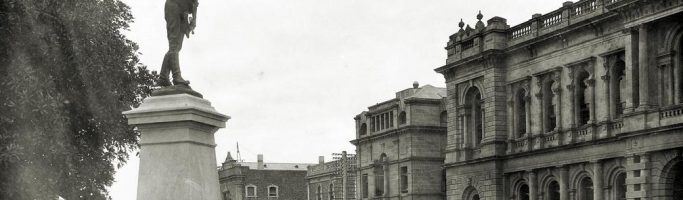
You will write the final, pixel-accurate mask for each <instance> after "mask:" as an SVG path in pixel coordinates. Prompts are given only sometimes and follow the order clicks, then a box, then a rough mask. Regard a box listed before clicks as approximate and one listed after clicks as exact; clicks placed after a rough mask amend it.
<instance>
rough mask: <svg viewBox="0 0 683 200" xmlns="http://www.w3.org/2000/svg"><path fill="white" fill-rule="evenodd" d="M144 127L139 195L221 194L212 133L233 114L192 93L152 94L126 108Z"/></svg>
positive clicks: (148, 199) (216, 197) (212, 198)
mask: <svg viewBox="0 0 683 200" xmlns="http://www.w3.org/2000/svg"><path fill="white" fill-rule="evenodd" d="M123 114H124V115H126V117H127V118H128V124H130V125H135V126H136V127H137V128H138V129H139V130H140V132H141V133H140V134H141V135H140V169H139V172H138V173H139V174H138V191H137V199H138V200H143V199H144V200H157V199H159V200H161V199H201V200H220V199H221V198H220V190H219V188H220V187H219V184H218V172H217V169H216V166H217V164H216V151H215V149H214V148H215V146H216V144H215V142H214V136H213V134H214V133H215V132H216V131H217V130H218V128H223V127H225V122H226V121H227V120H228V119H230V117H228V116H226V115H223V114H220V113H218V112H216V110H215V109H214V108H213V107H211V103H210V102H209V101H207V100H205V99H202V98H200V97H197V96H196V95H194V96H193V95H190V94H171V95H161V96H152V97H148V98H146V99H145V100H144V102H143V103H142V105H140V107H138V108H136V109H133V110H131V111H126V112H124V113H123Z"/></svg>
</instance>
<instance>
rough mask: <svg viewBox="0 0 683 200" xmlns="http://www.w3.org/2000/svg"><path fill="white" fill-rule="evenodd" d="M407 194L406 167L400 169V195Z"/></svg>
mask: <svg viewBox="0 0 683 200" xmlns="http://www.w3.org/2000/svg"><path fill="white" fill-rule="evenodd" d="M407 192H408V167H401V193H407Z"/></svg>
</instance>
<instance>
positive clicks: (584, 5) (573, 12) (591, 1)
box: [508, 0, 622, 45]
mask: <svg viewBox="0 0 683 200" xmlns="http://www.w3.org/2000/svg"><path fill="white" fill-rule="evenodd" d="M602 1H605V3H604V4H612V3H616V2H619V1H622V0H582V1H579V2H576V3H574V4H570V5H568V6H565V7H562V8H560V9H557V10H555V11H552V12H550V13H548V14H545V15H542V16H540V17H534V18H533V19H531V20H529V21H527V22H524V23H522V24H519V25H517V26H513V27H511V28H510V29H508V37H509V38H510V39H511V40H519V39H520V38H524V36H526V35H530V34H531V33H533V32H534V31H535V30H541V29H547V28H549V27H554V26H558V25H561V24H565V25H570V24H574V23H577V22H579V21H582V20H585V19H580V18H581V17H582V16H583V15H587V14H590V13H593V12H595V11H597V10H602V7H603V6H604V5H603V3H601V2H602ZM565 11H567V12H565ZM565 13H568V14H565ZM576 17H579V18H578V19H576V20H578V21H576V20H571V18H576ZM567 20H569V23H563V22H567ZM534 22H535V23H534ZM546 33H548V32H539V34H538V35H542V34H546ZM515 43H517V42H513V45H514V44H515Z"/></svg>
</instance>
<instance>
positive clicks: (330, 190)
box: [329, 183, 334, 200]
mask: <svg viewBox="0 0 683 200" xmlns="http://www.w3.org/2000/svg"><path fill="white" fill-rule="evenodd" d="M329 193H330V196H329V197H330V200H332V199H334V185H333V184H332V183H330V187H329Z"/></svg>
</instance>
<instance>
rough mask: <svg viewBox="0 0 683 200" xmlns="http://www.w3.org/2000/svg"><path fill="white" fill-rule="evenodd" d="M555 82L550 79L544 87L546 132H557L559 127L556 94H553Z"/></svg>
mask: <svg viewBox="0 0 683 200" xmlns="http://www.w3.org/2000/svg"><path fill="white" fill-rule="evenodd" d="M554 84H555V81H554V80H552V79H550V78H549V80H548V81H547V82H545V84H544V85H543V105H544V112H543V114H544V117H543V119H544V120H543V122H544V123H545V126H544V128H545V129H544V132H550V131H553V130H555V127H557V113H555V106H557V105H555V103H556V102H555V101H553V99H555V93H553V85H554Z"/></svg>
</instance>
